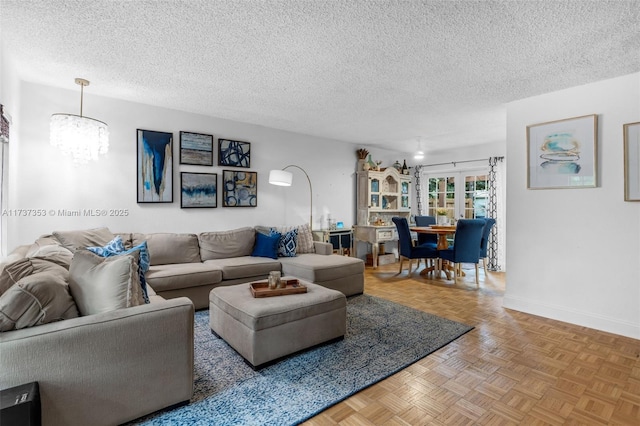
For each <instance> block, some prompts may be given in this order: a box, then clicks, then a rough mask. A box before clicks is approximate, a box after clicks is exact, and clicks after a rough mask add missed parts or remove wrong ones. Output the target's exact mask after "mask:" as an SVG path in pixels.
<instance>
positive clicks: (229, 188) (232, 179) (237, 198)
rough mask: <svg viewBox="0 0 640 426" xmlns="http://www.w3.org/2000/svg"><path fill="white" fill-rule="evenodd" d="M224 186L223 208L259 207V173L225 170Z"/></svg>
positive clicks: (223, 173) (223, 176)
mask: <svg viewBox="0 0 640 426" xmlns="http://www.w3.org/2000/svg"><path fill="white" fill-rule="evenodd" d="M222 184H223V192H222V206H223V207H256V206H257V205H258V173H256V172H239V171H235V170H224V171H223V172H222Z"/></svg>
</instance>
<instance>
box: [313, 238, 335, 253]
mask: <svg viewBox="0 0 640 426" xmlns="http://www.w3.org/2000/svg"><path fill="white" fill-rule="evenodd" d="M313 248H314V250H315V251H316V254H324V255H327V254H333V244H331V243H325V242H323V241H314V242H313Z"/></svg>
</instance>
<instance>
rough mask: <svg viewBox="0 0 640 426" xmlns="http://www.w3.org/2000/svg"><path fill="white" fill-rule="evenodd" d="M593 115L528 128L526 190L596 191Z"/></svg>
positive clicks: (595, 142)
mask: <svg viewBox="0 0 640 426" xmlns="http://www.w3.org/2000/svg"><path fill="white" fill-rule="evenodd" d="M597 119H598V116H597V115H596V114H592V115H585V116H582V117H575V118H567V119H564V120H558V121H550V122H547V123H540V124H532V125H530V126H527V188H529V189H552V188H595V187H596V184H597V138H598V120H597Z"/></svg>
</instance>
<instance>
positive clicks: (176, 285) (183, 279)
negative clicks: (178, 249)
mask: <svg viewBox="0 0 640 426" xmlns="http://www.w3.org/2000/svg"><path fill="white" fill-rule="evenodd" d="M208 262H209V261H207V262H205V263H201V262H198V263H174V264H167V265H151V267H150V268H149V272H147V275H146V280H147V283H148V284H149V285H150V286H151V287H153V289H154V290H155V291H157V292H162V291H168V290H177V289H180V288H188V287H197V286H203V285H213V284H218V283H219V282H220V281H222V271H221V270H220V268H218V267H217V266H216V265H215V264H209V263H208Z"/></svg>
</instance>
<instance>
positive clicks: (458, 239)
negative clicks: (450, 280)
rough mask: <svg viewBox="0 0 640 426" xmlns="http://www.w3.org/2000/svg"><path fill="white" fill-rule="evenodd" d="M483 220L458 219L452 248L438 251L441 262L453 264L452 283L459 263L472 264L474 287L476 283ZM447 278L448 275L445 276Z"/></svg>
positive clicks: (458, 268)
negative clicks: (474, 270)
mask: <svg viewBox="0 0 640 426" xmlns="http://www.w3.org/2000/svg"><path fill="white" fill-rule="evenodd" d="M484 225H485V220H484V219H460V220H458V224H457V225H456V235H455V236H454V237H453V247H449V248H448V249H446V250H438V257H440V259H441V260H448V261H449V262H451V263H453V264H454V268H453V274H454V281H457V279H458V274H459V271H460V264H461V263H473V264H475V267H476V286H477V287H478V288H480V283H479V281H478V263H479V262H480V241H481V240H482V230H483V229H484ZM447 277H448V275H447Z"/></svg>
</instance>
